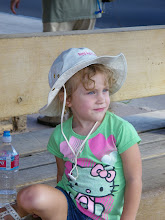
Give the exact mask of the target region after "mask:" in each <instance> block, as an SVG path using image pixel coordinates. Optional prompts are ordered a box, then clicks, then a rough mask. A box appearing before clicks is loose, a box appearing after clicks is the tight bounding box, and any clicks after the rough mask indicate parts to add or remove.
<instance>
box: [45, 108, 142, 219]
mask: <svg viewBox="0 0 165 220" xmlns="http://www.w3.org/2000/svg"><path fill="white" fill-rule="evenodd" d="M72 119H73V118H72V117H71V118H69V119H68V120H67V121H65V122H64V123H63V130H64V134H65V135H66V137H67V140H68V141H69V143H70V145H71V146H72V149H73V150H74V152H77V150H78V149H79V147H80V145H81V143H82V142H83V140H84V139H85V136H81V135H79V134H76V133H75V132H74V131H73V130H72ZM139 142H140V137H139V136H138V134H137V132H136V131H135V129H134V127H133V126H132V125H131V124H130V123H129V122H127V121H125V120H123V119H122V118H120V117H118V116H116V115H115V114H113V113H110V112H107V113H106V115H105V117H104V120H103V122H102V123H101V125H100V126H99V127H98V128H97V130H96V131H95V132H94V133H92V134H91V135H90V136H89V138H88V140H87V141H86V143H85V144H84V147H83V150H82V151H81V152H80V154H79V156H78V159H77V170H78V178H77V179H76V181H73V180H71V179H70V178H69V176H68V173H69V172H70V171H71V170H72V168H73V166H74V163H75V160H74V158H75V157H74V154H73V152H72V151H71V149H70V148H69V146H68V144H67V142H66V141H65V139H64V137H63V135H62V134H61V127H60V125H58V126H57V127H56V128H55V130H54V132H53V133H52V135H51V137H50V139H49V142H48V151H50V152H51V153H52V154H54V155H55V156H56V157H59V158H62V159H63V160H64V161H66V162H65V172H64V175H63V177H62V180H61V181H60V182H59V183H58V186H60V187H62V188H63V189H64V190H65V191H66V192H68V193H69V194H70V196H71V198H72V199H73V201H74V203H75V204H76V206H77V207H78V209H79V210H80V211H81V212H82V213H84V214H85V215H87V216H89V217H90V218H92V219H110V220H119V219H120V216H121V214H122V210H123V203H124V189H125V178H124V173H123V166H122V160H121V156H120V154H121V153H123V152H124V151H126V150H127V149H128V148H130V147H131V146H133V145H134V144H135V143H139ZM72 174H73V176H74V177H75V176H76V175H77V172H76V169H74V170H73V172H72Z"/></svg>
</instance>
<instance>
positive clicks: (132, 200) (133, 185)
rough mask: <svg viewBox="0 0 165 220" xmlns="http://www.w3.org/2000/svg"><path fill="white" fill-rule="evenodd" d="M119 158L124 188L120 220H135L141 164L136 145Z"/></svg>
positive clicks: (139, 189)
mask: <svg viewBox="0 0 165 220" xmlns="http://www.w3.org/2000/svg"><path fill="white" fill-rule="evenodd" d="M121 158H122V162H123V170H124V176H125V180H126V186H125V195H124V207H123V213H122V216H121V219H120V220H135V218H136V214H137V211H138V208H139V203H140V198H141V191H142V164H141V156H140V151H139V147H138V144H135V145H133V146H132V147H130V148H129V149H128V150H126V151H125V152H123V153H122V154H121Z"/></svg>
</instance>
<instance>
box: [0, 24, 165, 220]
mask: <svg viewBox="0 0 165 220" xmlns="http://www.w3.org/2000/svg"><path fill="white" fill-rule="evenodd" d="M164 36H165V26H159V27H147V29H146V28H144V27H141V28H121V29H111V30H109V29H108V30H96V31H75V32H67V33H60V34H59V33H41V34H33V35H30V34H28V35H11V36H9V35H7V36H6V35H1V36H0V51H1V53H0V69H1V74H0V91H1V94H3V95H1V96H0V109H1V111H0V118H1V119H4V118H6V117H14V116H22V115H27V114H32V113H36V112H38V109H39V108H41V107H42V106H43V105H45V104H46V101H47V94H48V91H49V87H48V83H47V76H48V71H49V68H50V66H51V64H52V62H53V60H54V58H55V57H57V55H59V53H61V51H63V50H65V49H67V48H70V47H82V46H85V47H89V48H91V49H92V50H94V51H95V52H96V54H98V55H105V54H107V55H108V54H111V55H116V54H118V53H120V52H123V53H124V54H125V56H126V58H127V62H128V77H127V81H126V83H125V85H124V86H123V88H122V89H121V90H120V92H118V93H117V94H116V95H114V96H113V97H112V100H113V101H121V100H126V99H133V98H140V97H147V96H153V95H161V94H164V93H165V74H164V70H165V56H164V51H165V38H164ZM96 42H97V43H96ZM130 120H132V119H130ZM139 122H140V123H143V120H141V121H140V119H139ZM52 131H53V129H51V128H49V129H43V130H40V131H39V132H38V131H35V132H27V133H26V132H25V133H21V134H13V145H14V146H15V147H16V149H17V150H18V151H19V153H20V172H19V183H18V186H17V187H18V189H21V188H22V187H24V186H28V185H30V184H34V183H47V184H49V185H52V186H55V185H56V163H55V160H54V156H52V155H51V154H49V153H48V152H47V151H46V145H47V141H48V139H49V136H50V134H51V132H52ZM139 135H140V136H141V138H142V143H141V144H140V150H141V154H142V159H143V195H142V201H141V205H140V209H139V213H138V216H137V219H138V220H143V219H146V218H147V219H149V220H150V219H151V220H152V219H153V220H155V219H156V220H157V219H160V220H164V219H165V214H164V209H163V207H162V206H163V204H164V202H163V201H164V200H165V189H164V188H165V174H164V167H165V147H164V144H165V129H156V130H153V129H151V130H150V129H149V130H147V131H146V130H143V132H141V131H140V130H139ZM157 150H158V151H157ZM151 208H152V211H151Z"/></svg>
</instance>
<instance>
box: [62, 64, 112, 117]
mask: <svg viewBox="0 0 165 220" xmlns="http://www.w3.org/2000/svg"><path fill="white" fill-rule="evenodd" d="M97 73H101V74H104V76H105V85H108V87H109V90H110V91H111V87H112V85H113V83H114V81H115V79H114V74H113V71H112V70H111V69H109V68H108V67H107V66H105V65H103V64H92V65H90V66H87V67H85V68H83V69H82V70H80V71H78V72H77V73H75V74H74V75H73V76H72V77H71V78H70V79H69V80H68V81H67V82H66V83H65V88H66V94H67V98H72V94H73V93H74V91H76V89H77V88H78V86H79V84H80V83H82V84H83V86H84V88H85V89H87V90H89V87H90V90H91V84H93V88H92V89H94V88H95V81H94V80H92V77H93V76H95V75H96V74H97ZM63 91H64V90H63V88H61V90H60V92H59V94H60V93H63ZM62 105H63V103H62V102H60V101H59V107H60V108H59V109H61V110H62ZM66 112H69V116H71V115H72V113H71V109H70V108H67V107H66Z"/></svg>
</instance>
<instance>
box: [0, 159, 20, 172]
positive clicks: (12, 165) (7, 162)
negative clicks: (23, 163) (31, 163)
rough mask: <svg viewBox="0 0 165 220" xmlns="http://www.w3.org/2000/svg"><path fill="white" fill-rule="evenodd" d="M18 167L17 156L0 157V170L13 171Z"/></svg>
mask: <svg viewBox="0 0 165 220" xmlns="http://www.w3.org/2000/svg"><path fill="white" fill-rule="evenodd" d="M18 167H19V155H16V156H11V157H0V170H14V169H17V168H18Z"/></svg>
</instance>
